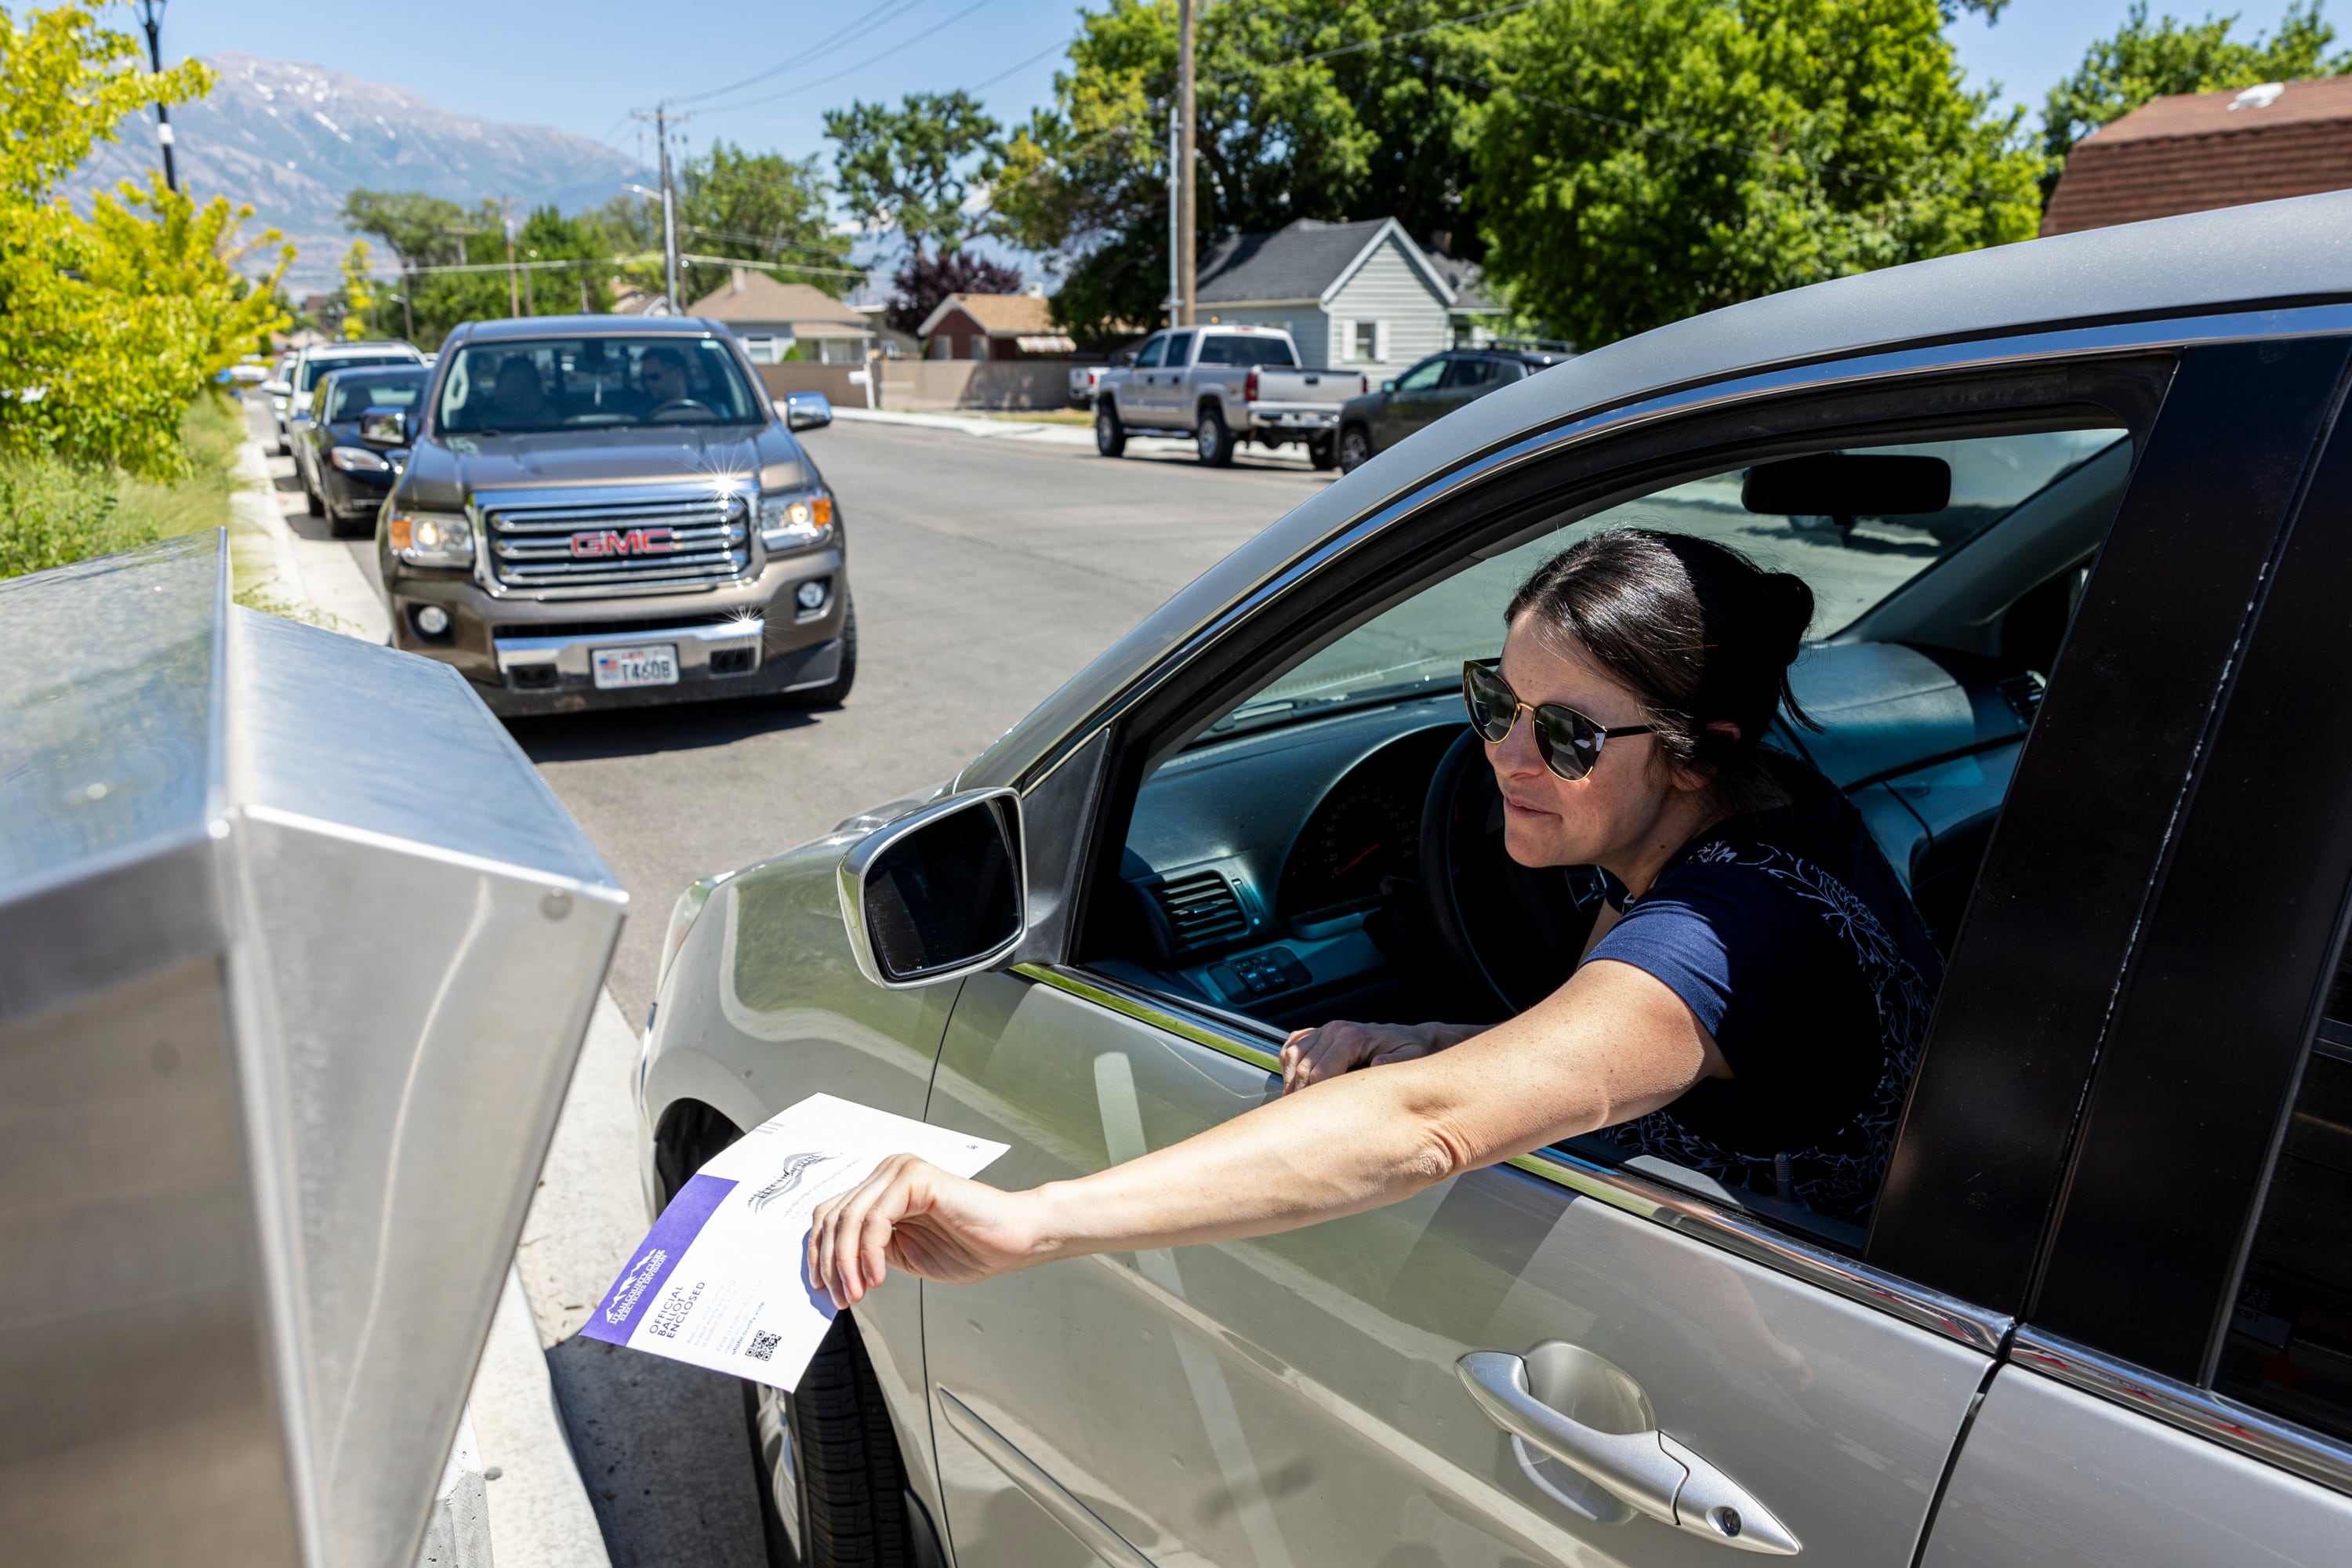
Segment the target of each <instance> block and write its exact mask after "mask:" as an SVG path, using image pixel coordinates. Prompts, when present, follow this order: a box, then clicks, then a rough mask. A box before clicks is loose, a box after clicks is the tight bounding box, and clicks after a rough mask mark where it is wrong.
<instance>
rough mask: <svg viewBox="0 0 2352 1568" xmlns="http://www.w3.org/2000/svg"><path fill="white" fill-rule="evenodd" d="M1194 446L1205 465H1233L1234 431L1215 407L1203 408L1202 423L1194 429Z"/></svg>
mask: <svg viewBox="0 0 2352 1568" xmlns="http://www.w3.org/2000/svg"><path fill="white" fill-rule="evenodd" d="M1192 447H1193V449H1194V450H1195V451H1197V452H1198V453H1199V454H1200V458H1201V462H1202V465H1203V466H1204V467H1207V468H1231V467H1233V462H1234V433H1233V431H1232V430H1231V429H1230V428H1228V427H1227V426H1226V424H1225V416H1223V415H1222V414H1220V413H1218V412H1217V411H1216V410H1215V409H1213V408H1203V409H1202V410H1201V423H1200V424H1199V425H1198V426H1195V427H1194V429H1193V431H1192Z"/></svg>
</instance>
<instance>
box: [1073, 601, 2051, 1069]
mask: <svg viewBox="0 0 2352 1568" xmlns="http://www.w3.org/2000/svg"><path fill="white" fill-rule="evenodd" d="M1790 687H1791V689H1792V690H1793V691H1794V692H1795V694H1796V697H1797V700H1798V701H1799V703H1800V704H1801V705H1802V706H1803V707H1804V709H1805V710H1806V711H1807V712H1808V713H1809V714H1810V715H1811V717H1812V718H1813V719H1814V721H1816V722H1818V723H1819V724H1821V725H1822V729H1821V730H1820V731H1808V730H1801V729H1797V728H1794V727H1792V726H1789V725H1787V724H1785V723H1784V724H1781V725H1778V726H1776V728H1775V732H1774V735H1773V741H1774V742H1775V743H1777V744H1779V745H1780V746H1782V747H1784V748H1785V749H1788V750H1790V751H1793V752H1797V753H1799V754H1800V755H1801V756H1804V757H1805V758H1807V760H1809V761H1811V763H1813V765H1814V766H1816V767H1818V768H1820V769H1821V770H1822V773H1824V774H1826V775H1827V776H1828V777H1830V778H1831V779H1832V781H1834V782H1835V783H1837V784H1839V785H1840V786H1841V787H1843V789H1844V790H1845V791H1846V794H1847V795H1848V797H1849V798H1850V799H1852V800H1853V803H1854V805H1855V806H1856V808H1857V809H1858V810H1859V811H1860V812H1861V814H1862V816H1863V818H1864V821H1865V822H1866V823H1867V824H1868V825H1869V826H1870V829H1871V832H1872V835H1873V837H1874V838H1875V839H1876V840H1877V842H1878V845H1879V847H1880V849H1881V850H1882V851H1883V852H1884V853H1885V856H1886V858H1887V861H1888V863H1889V864H1890V865H1891V866H1892V867H1893V868H1895V873H1896V875H1897V876H1898V877H1900V878H1901V879H1903V880H1904V882H1905V885H1906V888H1908V889H1911V890H1912V892H1913V896H1914V900H1915V901H1916V903H1917V904H1918V906H1919V909H1920V913H1921V914H1922V916H1923V917H1925V918H1926V920H1927V923H1928V926H1929V929H1930V930H1931V931H1933V932H1934V933H1935V934H1936V936H1937V940H1938V942H1942V943H1944V944H1945V945H1947V946H1948V944H1949V942H1950V939H1951V936H1952V934H1953V933H1954V931H1956V930H1957V927H1958V919H1959V915H1960V912H1961V910H1962V909H1963V908H1964V906H1965V903H1966V899H1967V895H1968V891H1969V888H1970V887H1972V886H1973V883H1974V880H1975V867H1976V863H1977V860H1978V859H1979V858H1980V856H1981V854H1982V850H1983V846H1984V842H1985V840H1986V839H1987V838H1988V837H1990V829H1991V824H1992V821H1993V818H1994V816H1996V815H1997V814H1998V811H1999V808H2000V801H2001V798H2002V796H2003V795H2004V794H2005V793H2006V792H2007V790H2008V787H2009V780H2010V777H2011V774H2012V773H2013V772H2014V771H2015V768H2016V763H2017V758H2018V754H2019V752H2020V751H2021V748H2022V745H2023V742H2024V738H2025V734H2026V731H2027V730H2028V728H2029V727H2030V725H2031V723H2032V714H2033V711H2034V707H2035V705H2036V703H2037V702H2038V701H2039V699H2040V694H2041V681H2040V679H2039V677H2036V676H2032V675H2028V674H2018V673H2014V672H2007V673H2005V672H2002V671H2000V670H1998V669H1996V668H1993V667H1992V666H1991V663H1990V661H1987V660H1976V659H1971V658H1967V657H1965V656H1960V655H1953V654H1948V653H1944V652H1942V651H1940V650H1937V651H1930V650H1923V649H1918V648H1914V647H1906V646H1903V645H1899V644H1891V643H1848V644H1823V645H1817V646H1814V647H1810V648H1808V649H1807V650H1806V651H1805V653H1804V654H1803V655H1802V656H1801V658H1799V659H1798V661H1797V663H1796V664H1795V665H1794V666H1792V667H1791V668H1790ZM1463 729H1464V718H1463V712H1462V702H1461V699H1460V697H1459V696H1457V695H1455V694H1454V693H1453V692H1451V691H1448V692H1445V693H1444V694H1442V695H1439V696H1433V697H1424V698H1416V699H1412V700H1404V701H1400V702H1396V703H1393V704H1390V705H1386V706H1381V707H1375V708H1368V709H1363V710H1356V711H1353V712H1346V713H1339V714H1335V715H1329V716H1326V717H1320V718H1315V719H1309V720H1305V721H1299V722H1297V723H1294V724H1289V725H1286V726H1282V727H1280V728H1276V729H1270V730H1260V731H1253V732H1250V733H1246V734H1243V735H1239V736H1234V737H1232V738H1228V739H1217V740H1213V741H1208V742H1196V743H1195V744H1194V745H1193V746H1192V747H1191V748H1190V749H1188V750H1186V751H1184V752H1180V753H1178V754H1177V755H1176V756H1175V757H1173V758H1171V760H1170V761H1168V762H1167V763H1164V764H1163V765H1162V766H1161V767H1160V769H1159V771H1158V772H1157V773H1154V774H1153V775H1152V776H1151V777H1150V779H1149V780H1148V781H1147V782H1146V783H1145V784H1144V786H1143V788H1142V790H1141V791H1140V792H1139V795H1138V797H1137V801H1136V806H1135V813H1134V816H1133V820H1132V824H1131V826H1130V828H1129V836H1128V843H1127V849H1126V854H1125V856H1124V858H1123V860H1122V864H1121V868H1120V874H1121V878H1122V879H1123V881H1124V882H1125V884H1126V887H1127V889H1128V890H1129V895H1130V899H1131V903H1130V906H1129V909H1128V910H1125V911H1124V912H1123V917H1122V920H1121V921H1120V923H1119V924H1118V927H1117V931H1118V937H1117V939H1116V940H1114V941H1113V942H1110V943H1108V946H1109V947H1110V949H1111V951H1112V952H1115V953H1116V954H1118V956H1116V957H1112V958H1108V959H1104V960H1098V961H1097V962H1098V963H1100V965H1101V967H1103V968H1104V969H1105V970H1106V971H1107V972H1109V973H1115V974H1118V975H1119V976H1120V977H1121V978H1125V979H1127V980H1129V982H1131V983H1134V984H1142V985H1145V986H1147V987H1150V988H1152V989H1157V990H1162V991H1165V992H1169V993H1171V994H1176V995H1180V996H1184V997H1187V998H1189V999H1192V1000H1196V1001H1202V1002H1206V1003H1209V1004H1211V1005H1216V1006H1220V1007H1224V1008H1228V1009H1231V1010H1234V1011H1238V1012H1243V1013H1246V1014H1249V1015H1251V1016H1255V1017H1257V1018H1259V1019H1261V1020H1262V1021H1264V1022H1266V1023H1268V1024H1272V1025H1275V1026H1278V1027H1285V1028H1296V1027H1304V1026H1308V1025H1311V1024H1314V1023H1319V1022H1322V1021H1324V1020H1325V1019H1328V1018H1331V1017H1357V1018H1365V1019H1381V1018H1395V1017H1399V1016H1402V1012H1401V1011H1400V1010H1401V1009H1404V1008H1407V1007H1408V1006H1410V1005H1412V1004H1413V1003H1414V1002H1415V1001H1416V1000H1418V998H1416V997H1415V995H1414V994H1413V992H1412V974H1411V973H1410V970H1411V968H1412V962H1413V960H1414V958H1415V957H1416V956H1417V955H1418V954H1419V952H1420V950H1421V949H1422V948H1423V947H1424V946H1425V933H1422V932H1418V931H1415V930H1414V929H1412V911H1413V910H1415V909H1416V908H1417V907H1418V905H1419V901H1420V898H1419V882H1418V879H1419V877H1420V837H1421V816H1422V809H1423V799H1424V797H1425V796H1426V795H1427V793H1428V790H1429V784H1430V780H1431V778H1432V776H1433V773H1435V771H1436V768H1437V764H1438V762H1439V760H1440V759H1441V758H1442V757H1443V755H1444V752H1445V749H1446V748H1447V747H1448V746H1449V745H1451V744H1452V743H1453V742H1454V740H1455V738H1456V737H1457V736H1459V735H1460V734H1461V733H1462V731H1463Z"/></svg>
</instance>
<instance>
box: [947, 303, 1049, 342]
mask: <svg viewBox="0 0 2352 1568" xmlns="http://www.w3.org/2000/svg"><path fill="white" fill-rule="evenodd" d="M950 310H961V311H962V312H963V313H964V314H965V315H967V316H970V317H971V319H972V320H973V321H977V322H979V323H980V326H981V330H982V331H984V332H986V333H987V334H988V335H989V336H990V337H992V338H1017V337H1020V336H1023V335H1024V334H1036V333H1050V332H1053V331H1055V326H1054V308H1053V303H1052V301H1050V300H1047V299H1046V298H1045V296H1044V295H1043V294H950V295H949V296H948V297H947V298H946V299H944V300H940V302H939V303H938V304H937V305H935V306H933V307H932V309H931V313H930V314H929V315H928V316H926V317H924V318H923V324H922V325H921V326H919V327H918V328H916V329H915V333H916V335H917V336H918V337H925V338H928V337H929V336H930V335H931V334H932V333H933V332H935V331H938V330H939V325H940V322H941V321H944V320H946V319H947V314H948V312H949V311H950Z"/></svg>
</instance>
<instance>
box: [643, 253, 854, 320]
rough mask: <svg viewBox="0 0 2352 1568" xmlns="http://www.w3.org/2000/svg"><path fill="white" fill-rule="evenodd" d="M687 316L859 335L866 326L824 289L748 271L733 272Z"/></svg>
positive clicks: (694, 306) (748, 269)
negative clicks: (822, 325) (805, 325)
mask: <svg viewBox="0 0 2352 1568" xmlns="http://www.w3.org/2000/svg"><path fill="white" fill-rule="evenodd" d="M687 314H688V315H689V316H704V317H708V318H709V319H710V320H711V321H746V322H749V321H763V322H765V321H789V322H792V323H794V324H795V325H797V324H798V323H800V322H802V321H808V322H812V323H814V322H817V321H835V322H839V323H842V324H844V325H845V326H850V327H854V328H856V329H857V330H859V331H864V330H866V318H865V317H864V316H861V315H859V314H858V313H857V312H856V310H851V309H850V308H849V307H848V306H847V305H845V304H844V303H842V302H841V301H840V300H836V299H835V298H834V297H833V296H832V295H830V294H828V293H826V292H825V291H824V289H812V288H810V287H809V286H808V285H807V284H805V283H779V282H777V281H776V280H775V279H773V278H771V277H769V276H768V275H767V274H766V273H764V272H755V271H753V270H752V269H751V268H748V267H738V268H735V272H734V276H733V277H732V278H730V279H728V281H726V282H725V283H722V284H720V285H719V287H718V288H717V289H713V290H711V291H710V292H709V293H708V294H705V295H704V296H703V297H702V298H701V299H699V300H696V301H695V302H694V303H693V304H691V305H689V306H688V307H687Z"/></svg>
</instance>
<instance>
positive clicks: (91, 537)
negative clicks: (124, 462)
mask: <svg viewBox="0 0 2352 1568" xmlns="http://www.w3.org/2000/svg"><path fill="white" fill-rule="evenodd" d="M180 439H181V442H182V445H183V447H184V449H185V452H186V457H187V465H186V468H185V470H184V472H183V474H182V475H181V477H180V478H178V479H173V480H171V481H170V482H168V483H162V482H157V481H155V480H152V479H133V478H131V476H129V475H127V474H123V473H121V472H118V471H115V470H112V469H107V468H85V467H82V466H80V465H79V464H75V463H69V462H67V461H65V460H63V459H62V458H55V457H51V456H49V455H48V454H47V453H39V452H7V451H0V577H14V576H17V575H19V574H23V573H26V572H44V571H47V570H48V569H49V568H50V567H52V566H65V565H70V564H71V563H74V562H76V561H85V560H88V559H89V557H91V556H93V555H110V554H112V553H113V552H116V551H118V550H129V549H131V548H132V547H133V546H135V545H141V544H147V543H151V542H153V541H155V540H158V539H169V538H172V537H173V536H174V535H177V534H183V533H194V532H195V531H198V530H200V529H206V528H224V527H226V526H227V524H228V521H229V506H228V498H229V493H230V491H231V490H233V489H235V488H236V481H235V480H234V479H232V478H231V477H230V474H229V469H230V468H231V467H232V466H233V465H234V464H235V463H236V449H237V445H238V443H239V442H241V441H243V440H244V439H245V413H244V410H243V409H242V408H241V407H240V406H239V405H238V404H237V402H236V399H235V398H233V397H225V396H220V395H215V394H212V393H206V394H205V395H202V396H200V397H198V398H197V399H196V401H195V402H194V405H191V406H190V408H189V410H188V416H187V418H186V419H185V420H184V422H183V423H182V425H181V427H180Z"/></svg>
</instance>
